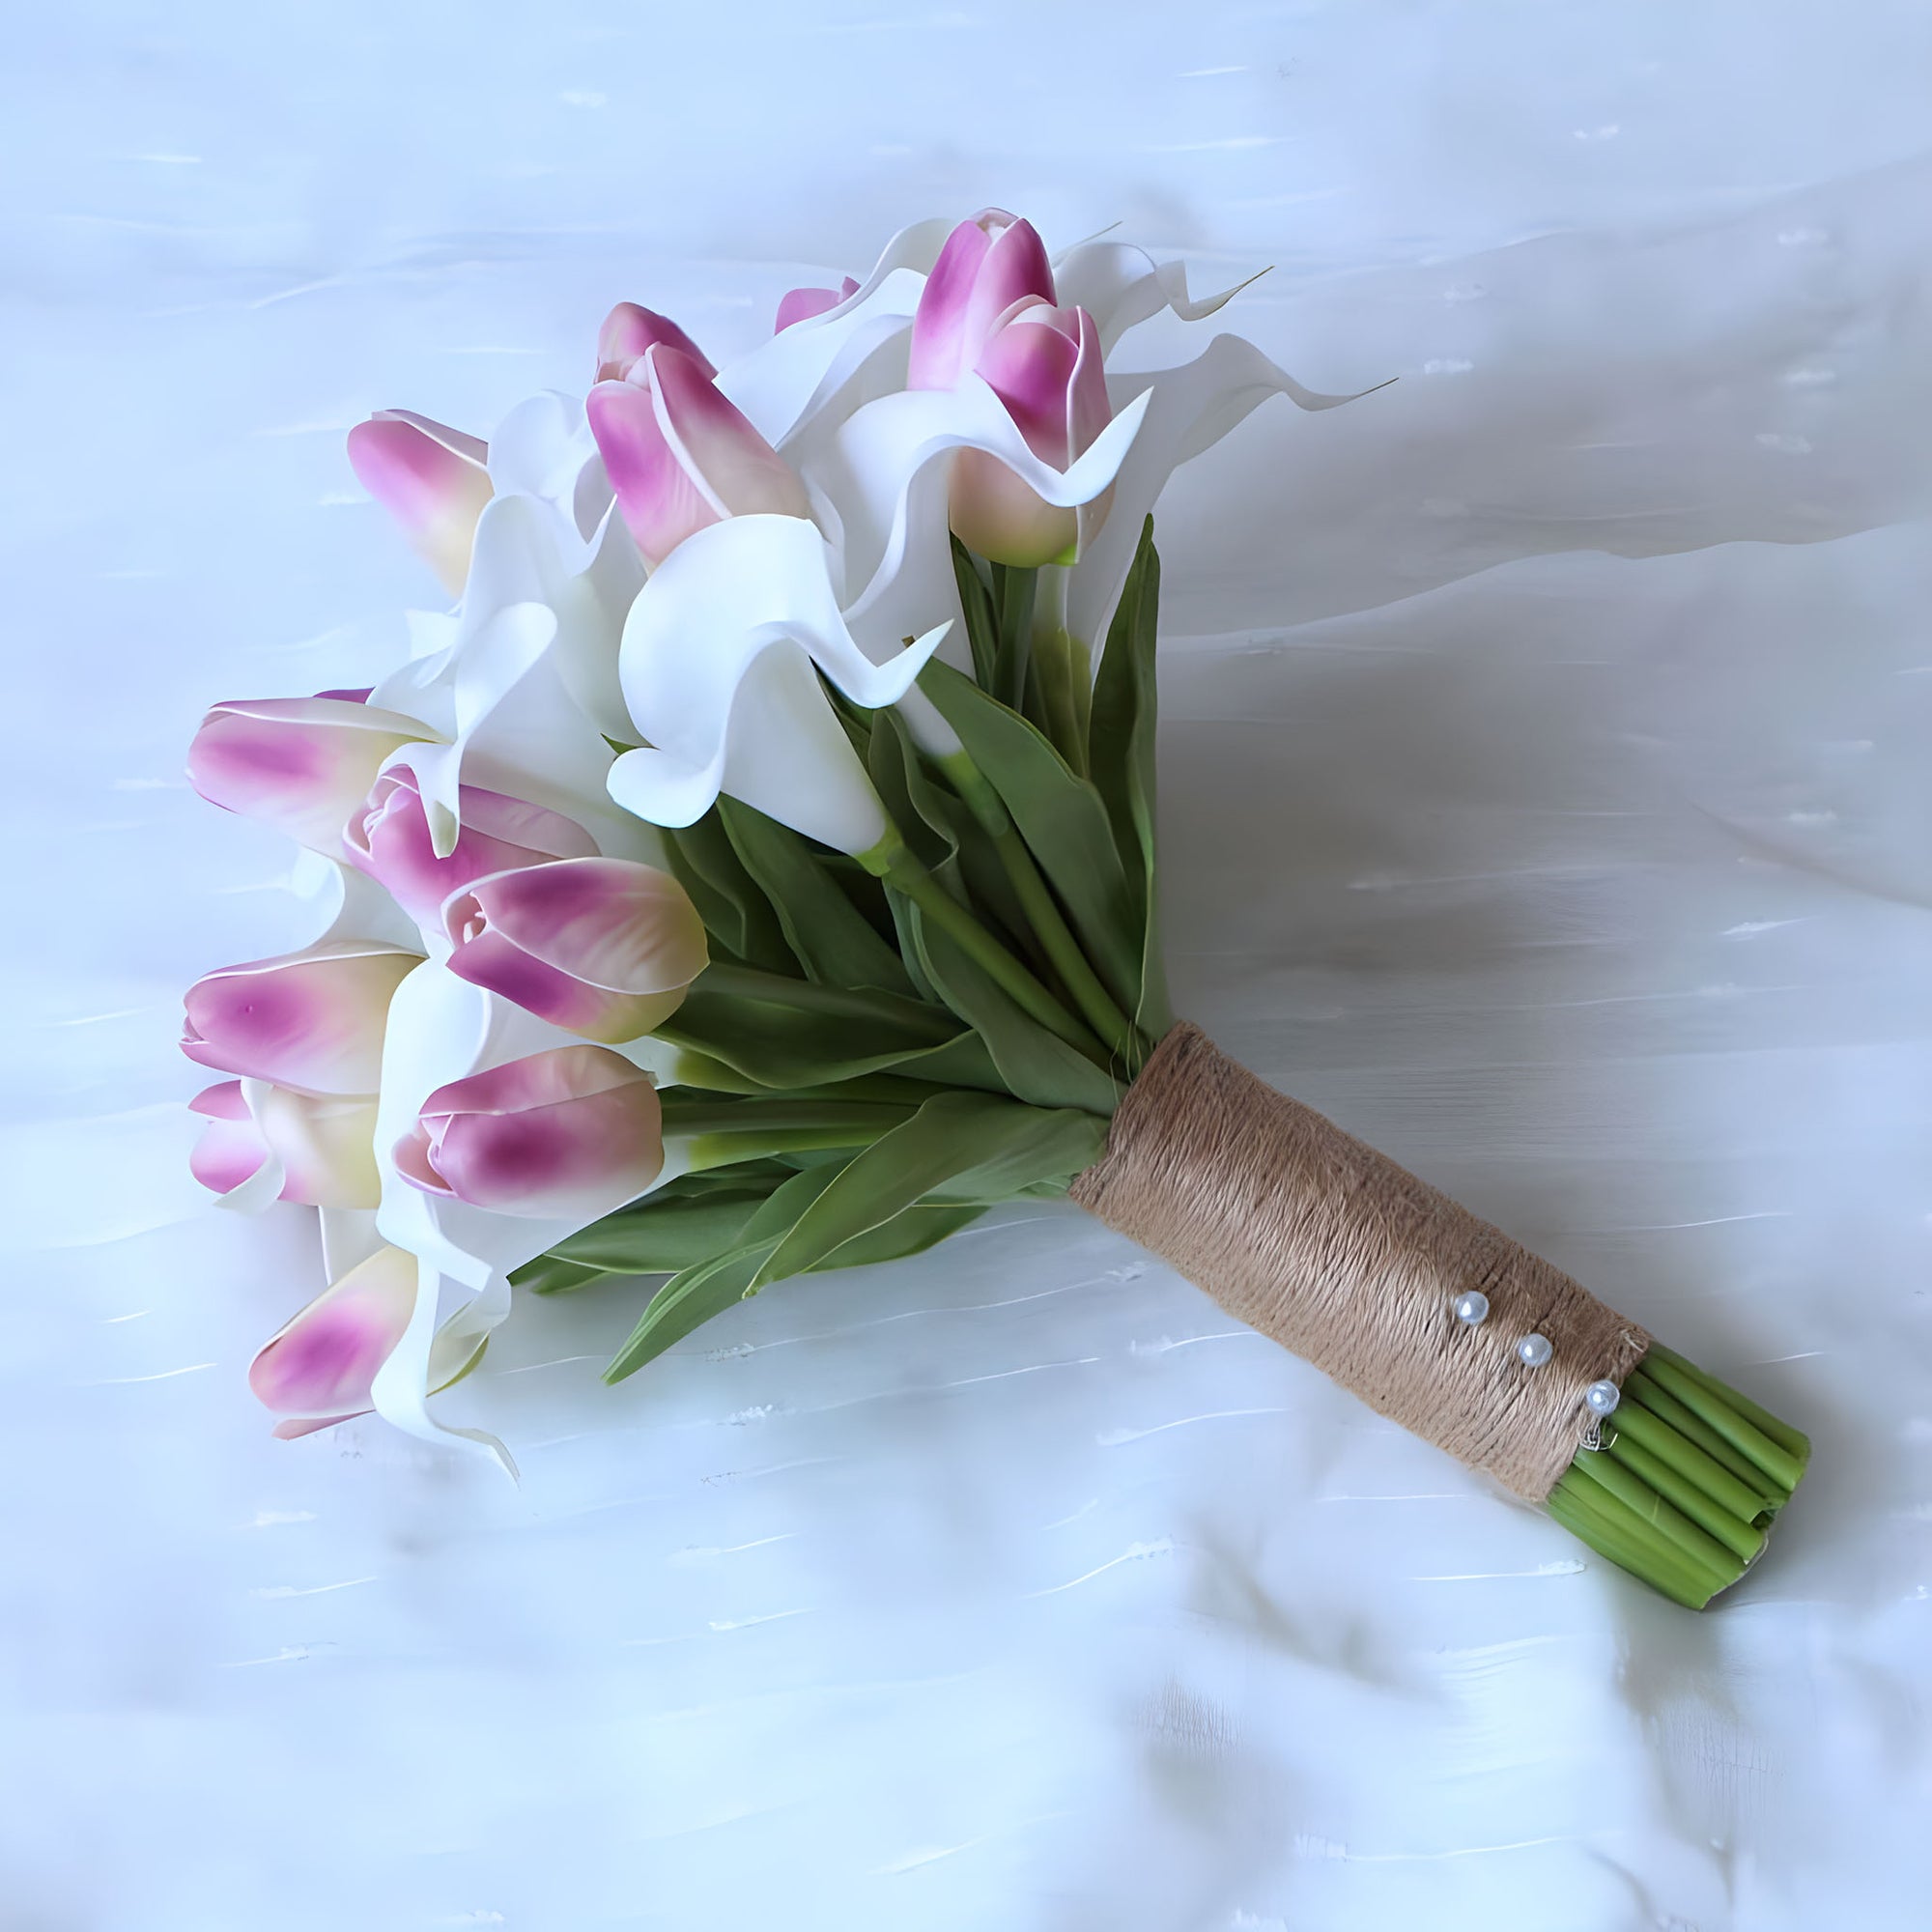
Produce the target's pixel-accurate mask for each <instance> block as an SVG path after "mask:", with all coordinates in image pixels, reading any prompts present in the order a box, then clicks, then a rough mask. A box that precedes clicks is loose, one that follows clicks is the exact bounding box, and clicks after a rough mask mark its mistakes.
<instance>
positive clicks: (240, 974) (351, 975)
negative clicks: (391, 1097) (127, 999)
mask: <svg viewBox="0 0 1932 1932" xmlns="http://www.w3.org/2000/svg"><path fill="white" fill-rule="evenodd" d="M421 964H422V958H421V955H420V954H418V953H414V952H404V951H403V950H402V949H401V948H399V947H394V946H384V945H380V944H378V943H377V942H376V941H374V940H359V939H338V940H325V941H324V942H323V943H322V944H321V945H318V946H311V947H309V948H308V949H307V950H306V951H305V952H291V953H288V954H286V955H284V956H283V957H281V958H278V959H258V960H255V961H253V962H251V963H250V964H248V965H245V966H225V967H223V968H222V969H221V971H219V972H218V973H210V974H209V975H208V976H207V977H206V978H205V979H201V980H196V981H195V982H194V984H193V985H192V986H190V987H189V988H188V989H187V996H186V1002H185V1004H186V1007H187V1024H186V1026H185V1029H184V1031H183V1034H182V1043H181V1044H182V1051H183V1052H184V1053H185V1054H186V1055H187V1057H188V1058H189V1059H190V1060H192V1061H195V1062H197V1063H198V1064H199V1065H203V1066H213V1067H214V1068H215V1069H216V1070H217V1071H219V1072H222V1073H239V1074H241V1075H242V1076H243V1077H244V1078H249V1077H252V1078H254V1079H257V1080H272V1081H273V1082H274V1083H275V1085H276V1086H278V1087H288V1088H293V1089H294V1090H295V1091H296V1092H297V1093H298V1094H323V1095H327V1094H373V1093H375V1092H376V1091H377V1089H378V1087H379V1086H380V1085H381V1082H382V1068H383V1031H384V1026H385V1025H386V1024H387V1020H388V1012H389V999H390V996H391V995H392V994H393V993H394V992H395V990H396V988H397V987H398V986H399V985H400V984H401V983H402V982H403V980H404V979H405V978H406V977H407V976H408V975H409V974H410V973H411V972H412V971H413V970H414V969H415V968H416V967H417V966H419V965H421Z"/></svg>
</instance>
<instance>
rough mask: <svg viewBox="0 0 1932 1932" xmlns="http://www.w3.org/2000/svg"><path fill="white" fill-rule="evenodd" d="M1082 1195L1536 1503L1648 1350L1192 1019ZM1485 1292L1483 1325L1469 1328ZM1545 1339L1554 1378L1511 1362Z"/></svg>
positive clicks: (1139, 1086) (1153, 1065)
mask: <svg viewBox="0 0 1932 1932" xmlns="http://www.w3.org/2000/svg"><path fill="white" fill-rule="evenodd" d="M1073 1199H1074V1200H1076V1201H1077V1202H1079V1203H1080V1205H1081V1206H1082V1207H1083V1208H1087V1209H1089V1210H1090V1211H1091V1212H1092V1213H1094V1215H1096V1216H1098V1218H1099V1219H1100V1220H1102V1221H1104V1222H1106V1224H1107V1225H1108V1226H1109V1227H1110V1228H1116V1229H1118V1230H1119V1231H1120V1232H1121V1233H1122V1234H1123V1235H1128V1236H1132V1238H1133V1239H1135V1240H1136V1241H1138V1242H1140V1243H1141V1245H1142V1246H1143V1247H1147V1248H1151V1249H1152V1250H1153V1252H1154V1253H1155V1254H1157V1255H1159V1256H1160V1257H1161V1258H1162V1259H1163V1260H1164V1261H1167V1262H1170V1263H1172V1264H1173V1265H1174V1266H1175V1267H1176V1268H1178V1269H1179V1271H1180V1272H1181V1273H1182V1274H1184V1275H1185V1276H1186V1277H1187V1278H1188V1279H1189V1280H1190V1281H1192V1282H1193V1283H1195V1284H1196V1286H1198V1287H1200V1288H1203V1289H1205V1290H1206V1291H1207V1292H1208V1293H1209V1294H1211V1295H1212V1296H1213V1297H1214V1299H1215V1300H1216V1301H1218V1302H1219V1303H1220V1304H1221V1306H1222V1307H1223V1308H1225V1309H1226V1310H1227V1311H1228V1312H1229V1314H1231V1315H1234V1316H1236V1317H1238V1318H1239V1319H1240V1320H1241V1321H1245V1322H1247V1323H1248V1324H1249V1325H1250V1326H1251V1327H1255V1328H1258V1329H1260V1330H1261V1332H1262V1333H1263V1334H1264V1335H1267V1336H1269V1337H1271V1338H1272V1339H1273V1340H1275V1341H1277V1342H1279V1343H1281V1344H1282V1346H1283V1347H1284V1348H1288V1349H1293V1350H1294V1352H1295V1353H1296V1354H1297V1355H1303V1356H1306V1357H1307V1359H1308V1360H1309V1361H1311V1362H1313V1363H1314V1364H1315V1366H1316V1367H1317V1368H1319V1369H1321V1370H1322V1371H1323V1372H1324V1373H1325V1374H1327V1375H1330V1376H1332V1377H1333V1378H1335V1380H1337V1381H1338V1382H1340V1383H1341V1384H1342V1386H1343V1387H1344V1388H1347V1389H1350V1390H1352V1391H1353V1392H1354V1393H1355V1394H1356V1395H1358V1396H1360V1397H1361V1398H1362V1400H1363V1401H1364V1402H1366V1403H1367V1404H1368V1405H1369V1406H1370V1407H1372V1408H1374V1409H1377V1410H1378V1411H1379V1412H1380V1413H1381V1414H1383V1415H1386V1416H1389V1417H1391V1418H1392V1419H1393V1420H1394V1421H1397V1422H1399V1423H1401V1424H1402V1426H1403V1427H1404V1428H1405V1429H1408V1430H1412V1431H1413V1432H1414V1433H1415V1434H1416V1435H1420V1436H1422V1437H1424V1438H1425V1439H1426V1440H1428V1441H1430V1442H1433V1443H1435V1445H1436V1447H1437V1448H1440V1449H1446V1450H1447V1451H1448V1452H1449V1453H1450V1455H1452V1456H1454V1457H1456V1458H1457V1459H1458V1461H1460V1462H1463V1463H1468V1464H1469V1466H1470V1467H1471V1468H1475V1469H1485V1470H1487V1471H1489V1473H1490V1474H1491V1475H1492V1476H1494V1477H1495V1478H1496V1479H1497V1480H1498V1481H1499V1482H1501V1483H1503V1484H1504V1485H1505V1486H1506V1487H1507V1488H1509V1489H1511V1490H1514V1491H1515V1492H1516V1493H1517V1494H1518V1495H1520V1496H1523V1497H1526V1498H1528V1499H1529V1500H1530V1501H1531V1502H1541V1501H1542V1500H1543V1499H1544V1498H1545V1497H1546V1496H1547V1495H1548V1493H1549V1492H1550V1490H1551V1489H1552V1488H1553V1487H1554V1486H1555V1483H1556V1480H1557V1478H1558V1477H1559V1476H1561V1475H1562V1473H1563V1471H1564V1470H1565V1469H1567V1468H1568V1467H1569V1466H1570V1463H1571V1459H1572V1458H1573V1457H1574V1456H1575V1455H1576V1453H1577V1447H1578V1445H1579V1444H1580V1443H1581V1442H1582V1441H1583V1440H1584V1438H1585V1437H1586V1435H1589V1432H1590V1428H1591V1424H1592V1421H1593V1417H1592V1414H1591V1411H1590V1408H1589V1406H1588V1405H1587V1404H1586V1403H1585V1402H1584V1400H1583V1391H1584V1390H1585V1389H1586V1388H1588V1387H1589V1385H1590V1384H1591V1383H1592V1382H1594V1381H1597V1380H1599V1379H1602V1378H1608V1379H1609V1380H1611V1381H1613V1382H1616V1383H1617V1384H1618V1385H1619V1386H1621V1385H1622V1382H1623V1379H1624V1378H1625V1377H1626V1376H1627V1375H1629V1373H1630V1372H1631V1370H1632V1369H1634V1367H1635V1366H1636V1365H1637V1363H1638V1362H1640V1361H1641V1360H1642V1359H1643V1355H1644V1351H1645V1350H1647V1349H1648V1348H1649V1346H1650V1337H1649V1336H1648V1335H1647V1334H1646V1333H1645V1332H1644V1331H1643V1330H1642V1329H1641V1328H1639V1327H1638V1326H1637V1325H1636V1323H1635V1322H1634V1321H1626V1320H1625V1319H1624V1318H1623V1317H1622V1316H1621V1315H1619V1314H1617V1312H1616V1311H1615V1310H1614V1309H1611V1308H1606V1307H1605V1306H1604V1304H1603V1303H1602V1302H1601V1301H1599V1300H1598V1299H1597V1298H1596V1297H1595V1296H1594V1295H1593V1294H1591V1293H1588V1292H1587V1291H1586V1290H1584V1289H1582V1288H1580V1287H1578V1286H1577V1283H1576V1282H1574V1281H1572V1280H1571V1279H1570V1277H1569V1276H1568V1275H1566V1274H1564V1273H1562V1272H1561V1271H1560V1270H1559V1269H1557V1268H1553V1267H1551V1266H1550V1265H1549V1264H1548V1262H1544V1261H1539V1260H1538V1259H1537V1258H1536V1256H1534V1255H1533V1254H1531V1253H1530V1252H1529V1251H1528V1249H1526V1248H1524V1247H1521V1246H1520V1245H1519V1244H1518V1243H1517V1242H1515V1241H1513V1240H1511V1239H1510V1237H1509V1236H1507V1235H1505V1234H1503V1233H1502V1232H1501V1231H1500V1230H1499V1229H1496V1228H1492V1226H1491V1225H1490V1224H1489V1223H1488V1222H1487V1221H1479V1220H1478V1219H1477V1218H1476V1217H1475V1215H1473V1214H1471V1213H1469V1212H1468V1211H1467V1210H1466V1209H1465V1208H1459V1207H1457V1205H1456V1204H1455V1202H1453V1201H1451V1200H1450V1199H1449V1198H1448V1196H1447V1195H1444V1194H1438V1193H1437V1192H1436V1191H1435V1188H1433V1187H1431V1186H1429V1185H1428V1184H1427V1183H1426V1182H1424V1181H1421V1180H1418V1179H1416V1178H1415V1176H1414V1175H1412V1174H1410V1173H1408V1172H1407V1171H1406V1169H1403V1168H1400V1167H1398V1166H1397V1165H1396V1164H1395V1162H1394V1161H1392V1160H1389V1159H1387V1158H1386V1157H1385V1156H1383V1155H1381V1154H1378V1152H1377V1151H1375V1149H1374V1148H1371V1147H1366V1146H1364V1145H1363V1143H1362V1142H1360V1141H1358V1140H1356V1139H1354V1138H1353V1137H1352V1136H1350V1135H1349V1134H1345V1133H1344V1132H1343V1131H1342V1129H1341V1128H1340V1127H1338V1126H1336V1125H1335V1123H1334V1122H1332V1121H1327V1120H1324V1119H1323V1118H1322V1117H1321V1115H1320V1114H1318V1113H1316V1112H1314V1111H1313V1109H1311V1108H1308V1107H1304V1106H1302V1105H1301V1104H1300V1103H1299V1102H1298V1101H1294V1100H1291V1099H1289V1098H1287V1097H1286V1096H1285V1095H1284V1094H1277V1093H1276V1092H1275V1091H1274V1089H1273V1088H1271V1087H1268V1086H1265V1085H1264V1084H1263V1083H1262V1082H1261V1081H1259V1080H1257V1079H1256V1078H1255V1076H1254V1075H1253V1074H1252V1073H1250V1072H1248V1071H1247V1070H1246V1068H1244V1067H1242V1066H1238V1065H1236V1064H1235V1062H1234V1061H1232V1060H1230V1059H1228V1058H1227V1057H1226V1055H1224V1054H1222V1053H1221V1052H1220V1051H1218V1050H1217V1049H1216V1047H1215V1045H1214V1043H1213V1041H1212V1040H1210V1039H1209V1038H1208V1036H1207V1035H1206V1034H1204V1033H1203V1032H1202V1031H1201V1029H1200V1028H1199V1027H1196V1026H1191V1025H1189V1024H1187V1023H1186V1022H1185V1021H1183V1022H1181V1023H1180V1024H1179V1026H1177V1027H1175V1028H1174V1030H1173V1031H1172V1032H1171V1033H1169V1034H1168V1035H1167V1036H1166V1037H1165V1038H1164V1039H1162V1041H1161V1042H1160V1044H1159V1046H1157V1047H1156V1048H1155V1049H1154V1052H1153V1055H1152V1057H1151V1059H1150V1060H1149V1061H1148V1063H1147V1065H1146V1066H1145V1067H1144V1068H1143V1069H1142V1072H1141V1075H1140V1077H1139V1078H1138V1079H1137V1080H1136V1081H1135V1082H1134V1084H1133V1085H1132V1087H1130V1088H1129V1089H1128V1090H1127V1094H1126V1096H1125V1098H1124V1099H1123V1100H1122V1103H1121V1106H1120V1110H1119V1111H1118V1112H1117V1113H1116V1114H1115V1116H1114V1124H1113V1128H1112V1130H1111V1132H1110V1133H1109V1135H1108V1140H1107V1151H1106V1154H1105V1155H1104V1156H1103V1158H1102V1159H1101V1160H1099V1161H1098V1162H1097V1163H1096V1164H1095V1165H1094V1166H1093V1167H1091V1168H1089V1169H1088V1170H1087V1172H1086V1173H1085V1174H1083V1175H1081V1176H1080V1177H1079V1178H1078V1179H1076V1180H1075V1181H1074V1183H1073ZM1466 1289H1480V1290H1481V1291H1482V1292H1483V1293H1485V1294H1487V1295H1488V1296H1489V1298H1490V1316H1489V1320H1488V1321H1485V1322H1483V1323H1482V1324H1481V1325H1480V1326H1475V1327H1472V1326H1470V1325H1469V1324H1468V1323H1466V1322H1463V1321H1458V1320H1457V1319H1456V1313H1455V1307H1454V1303H1455V1300H1456V1297H1457V1296H1458V1295H1459V1294H1461V1293H1463V1291H1464V1290H1466ZM1529 1334H1540V1335H1546V1336H1548V1339H1549V1342H1550V1345H1551V1347H1552V1349H1553V1350H1554V1352H1553V1353H1552V1354H1551V1356H1550V1358H1549V1360H1548V1362H1546V1363H1545V1364H1544V1365H1543V1366H1542V1367H1541V1368H1529V1367H1527V1366H1525V1365H1524V1364H1523V1363H1522V1362H1521V1361H1520V1359H1519V1358H1518V1356H1517V1352H1516V1345H1517V1343H1518V1342H1519V1341H1520V1340H1521V1339H1522V1337H1523V1336H1525V1335H1529Z"/></svg>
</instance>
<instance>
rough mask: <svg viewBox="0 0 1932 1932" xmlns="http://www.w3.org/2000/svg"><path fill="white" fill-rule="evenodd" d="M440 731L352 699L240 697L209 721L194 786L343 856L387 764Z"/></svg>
mask: <svg viewBox="0 0 1932 1932" xmlns="http://www.w3.org/2000/svg"><path fill="white" fill-rule="evenodd" d="M434 735H435V734H434V733H433V732H432V731H430V730H429V729H428V728H427V727H426V726H425V725H420V724H418V723H417V722H416V720H415V719H413V718H410V717H405V716H404V715H403V714H402V713H401V712H397V711H388V710H384V709H381V708H379V707H376V706H372V705H369V704H366V703H363V702H361V701H359V700H351V699H350V698H349V697H347V696H333V695H330V694H327V693H325V694H323V695H322V696H316V697H266V698H239V699H234V700H231V701H229V702H226V703H222V704H217V705H215V706H213V708H212V709H211V710H210V711H209V713H208V715H207V716H206V717H205V718H204V719H203V720H202V723H201V728H200V729H199V730H198V731H197V732H196V733H195V734H194V742H193V744H191V745H190V746H189V747H188V754H187V776H188V782H189V783H190V784H192V785H193V786H194V788H195V790H196V791H198V792H199V793H200V794H201V795H202V797H203V798H205V799H207V800H208V801H209V803H210V804H212V805H218V806H220V807H221V808H222V809H223V810H227V811H237V812H241V813H243V814H244V815H245V816H247V817H250V818H258V819H260V820H262V821H263V822H264V823H265V824H269V825H272V826H274V827H275V828H276V830H277V831H280V832H285V833H287V834H288V836H289V837H290V838H295V839H297V840H298V841H299V842H300V843H301V844H303V845H306V846H308V847H309V849H310V850H311V851H315V852H320V853H322V854H323V855H324V857H326V858H330V859H333V858H339V857H340V856H341V852H342V828H343V827H344V826H345V825H346V824H347V823H348V822H349V815H350V813H351V812H352V811H353V810H355V807H356V806H358V805H359V804H360V803H361V802H362V799H363V798H364V797H365V796H366V795H367V793H368V790H369V787H370V785H371V784H373V783H374V782H375V780H376V774H377V772H378V771H379V770H380V769H381V768H382V764H383V761H384V759H385V758H387V757H388V756H390V755H391V753H394V752H396V751H398V750H399V749H400V748H401V747H403V746H404V745H408V744H413V743H418V742H421V741H423V740H426V739H429V738H431V737H433V736H434Z"/></svg>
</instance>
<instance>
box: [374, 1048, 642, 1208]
mask: <svg viewBox="0 0 1932 1932" xmlns="http://www.w3.org/2000/svg"><path fill="white" fill-rule="evenodd" d="M395 1162H396V1167H397V1169H398V1170H399V1171H400V1173H401V1174H402V1177H403V1179H405V1180H407V1181H409V1182H410V1183H411V1184H412V1186H415V1187H420V1188H421V1189H422V1190H423V1191H424V1192H425V1193H427V1194H438V1195H441V1196H442V1197H443V1198H444V1199H445V1200H451V1201H467V1202H469V1204H470V1205H471V1206H472V1207H477V1208H494V1209H495V1210H496V1211H497V1212H498V1213H503V1214H529V1215H539V1216H543V1217H545V1218H549V1219H556V1220H570V1221H576V1222H579V1223H582V1222H585V1221H591V1220H595V1219H596V1218H597V1216H598V1215H600V1214H608V1213H610V1212H611V1210H612V1209H613V1208H621V1207H622V1206H623V1205H624V1203H625V1202H627V1201H632V1200H635V1199H636V1198H637V1197H638V1196H639V1194H641V1193H642V1192H643V1191H644V1190H645V1188H647V1187H648V1186H649V1185H650V1184H651V1182H652V1181H654V1180H655V1179H657V1178H658V1174H659V1172H660V1171H661V1170H662V1168H663V1166H664V1119H663V1114H662V1111H661V1110H660V1108H659V1105H658V1095H657V1089H656V1088H655V1087H654V1086H653V1085H652V1084H651V1076H650V1075H649V1074H648V1073H642V1072H639V1069H638V1068H637V1067H635V1066H633V1065H631V1063H630V1062H629V1061H628V1060H625V1059H622V1058H621V1057H620V1056H618V1055H617V1054H614V1053H611V1052H610V1051H609V1050H608V1049H606V1048H604V1047H601V1046H558V1047H553V1048H552V1049H551V1050H550V1051H549V1052H548V1053H533V1054H531V1055H530V1056H529V1057H528V1058H527V1059H526V1060H513V1061H511V1062H510V1063H509V1064H508V1065H505V1066H497V1067H492V1068H491V1070H490V1071H489V1072H487V1073H472V1074H471V1075H470V1076H469V1078H468V1079H467V1080H455V1081H452V1082H451V1083H450V1084H449V1085H448V1086H447V1087H440V1088H438V1089H437V1091H436V1092H435V1093H434V1094H431V1095H430V1096H429V1098H428V1099H427V1100H425V1101H424V1102H423V1105H422V1117H421V1119H420V1120H419V1121H418V1122H417V1124H416V1127H415V1131H414V1132H413V1133H412V1134H410V1135H408V1136H407V1137H406V1138H405V1139H403V1140H400V1141H398V1142H397V1143H396V1149H395Z"/></svg>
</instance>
